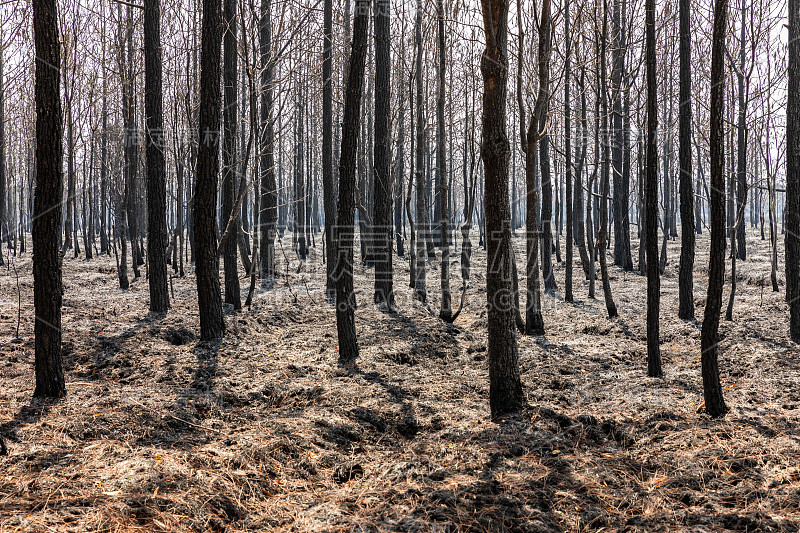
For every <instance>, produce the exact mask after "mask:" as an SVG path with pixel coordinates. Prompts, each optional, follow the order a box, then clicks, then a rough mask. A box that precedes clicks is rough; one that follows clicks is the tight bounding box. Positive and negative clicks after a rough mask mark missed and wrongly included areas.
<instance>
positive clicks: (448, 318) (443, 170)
mask: <svg viewBox="0 0 800 533" xmlns="http://www.w3.org/2000/svg"><path fill="white" fill-rule="evenodd" d="M436 15H437V22H438V27H439V32H438V37H439V70H438V81H439V83H438V91H437V92H438V94H437V99H436V124H437V128H438V136H437V141H438V146H437V148H436V158H437V163H436V173H437V176H438V179H437V181H438V183H439V213H440V218H439V223H440V224H441V226H440V232H441V239H440V240H441V245H442V260H441V264H440V266H439V268H440V274H441V287H442V300H441V305H440V309H439V318H441V319H442V320H444V321H445V322H452V319H453V309H452V301H451V300H452V297H451V294H450V207H449V205H448V198H449V195H448V190H449V185H448V176H447V159H446V158H445V157H446V154H445V130H444V122H445V117H444V92H445V60H446V58H447V48H446V47H445V35H444V1H443V0H437V2H436Z"/></svg>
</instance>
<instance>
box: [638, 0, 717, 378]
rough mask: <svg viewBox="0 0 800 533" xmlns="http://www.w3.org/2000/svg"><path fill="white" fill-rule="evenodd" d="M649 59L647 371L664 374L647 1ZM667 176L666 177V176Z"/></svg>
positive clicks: (652, 34)
mask: <svg viewBox="0 0 800 533" xmlns="http://www.w3.org/2000/svg"><path fill="white" fill-rule="evenodd" d="M723 1H724V0H723ZM645 48H646V50H645V56H646V57H645V63H646V67H647V138H646V142H647V163H646V167H647V175H646V176H645V246H646V247H647V257H646V260H647V375H648V376H650V377H660V376H661V375H662V374H661V347H660V343H659V323H658V321H659V312H660V310H659V306H660V304H661V279H660V278H659V270H658V267H659V265H658V144H657V143H658V101H657V92H656V91H657V89H656V3H655V0H647V1H646V2H645ZM665 179H666V178H665Z"/></svg>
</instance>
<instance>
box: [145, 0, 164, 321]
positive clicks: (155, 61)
mask: <svg viewBox="0 0 800 533" xmlns="http://www.w3.org/2000/svg"><path fill="white" fill-rule="evenodd" d="M159 2H160V0H145V2H144V62H145V100H144V105H145V115H146V116H147V137H146V143H147V261H148V263H149V266H148V276H149V281H150V311H152V312H154V313H165V312H166V311H167V309H169V293H168V292H167V257H166V251H167V185H166V167H165V162H164V113H163V102H162V94H161V67H162V65H161V6H160V5H159Z"/></svg>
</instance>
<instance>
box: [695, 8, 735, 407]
mask: <svg viewBox="0 0 800 533" xmlns="http://www.w3.org/2000/svg"><path fill="white" fill-rule="evenodd" d="M727 18H728V0H716V1H715V3H714V35H713V41H712V43H713V45H712V50H711V136H710V142H709V144H710V148H711V198H710V199H709V200H710V206H711V257H710V260H709V269H708V296H707V299H706V308H705V312H704V314H703V327H702V330H701V334H700V349H701V351H700V357H701V366H702V374H703V394H704V397H705V401H706V412H708V414H710V415H711V416H713V417H718V416H722V415H724V414H725V413H726V412H727V410H728V408H727V407H726V406H725V400H724V399H723V398H722V386H721V385H720V381H719V367H718V364H717V353H718V351H719V313H720V309H721V308H722V283H723V278H724V277H725V197H724V196H725V140H724V136H725V126H724V123H723V116H724V113H725V73H724V65H723V62H724V53H725V29H726V22H727Z"/></svg>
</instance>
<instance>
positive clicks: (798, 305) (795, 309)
mask: <svg viewBox="0 0 800 533" xmlns="http://www.w3.org/2000/svg"><path fill="white" fill-rule="evenodd" d="M786 117H787V120H786V167H787V169H786V199H787V201H786V207H785V213H786V222H785V224H786V298H787V301H788V302H789V333H790V335H791V338H792V340H793V341H794V342H796V343H800V2H798V0H789V85H788V97H787V108H786Z"/></svg>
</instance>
